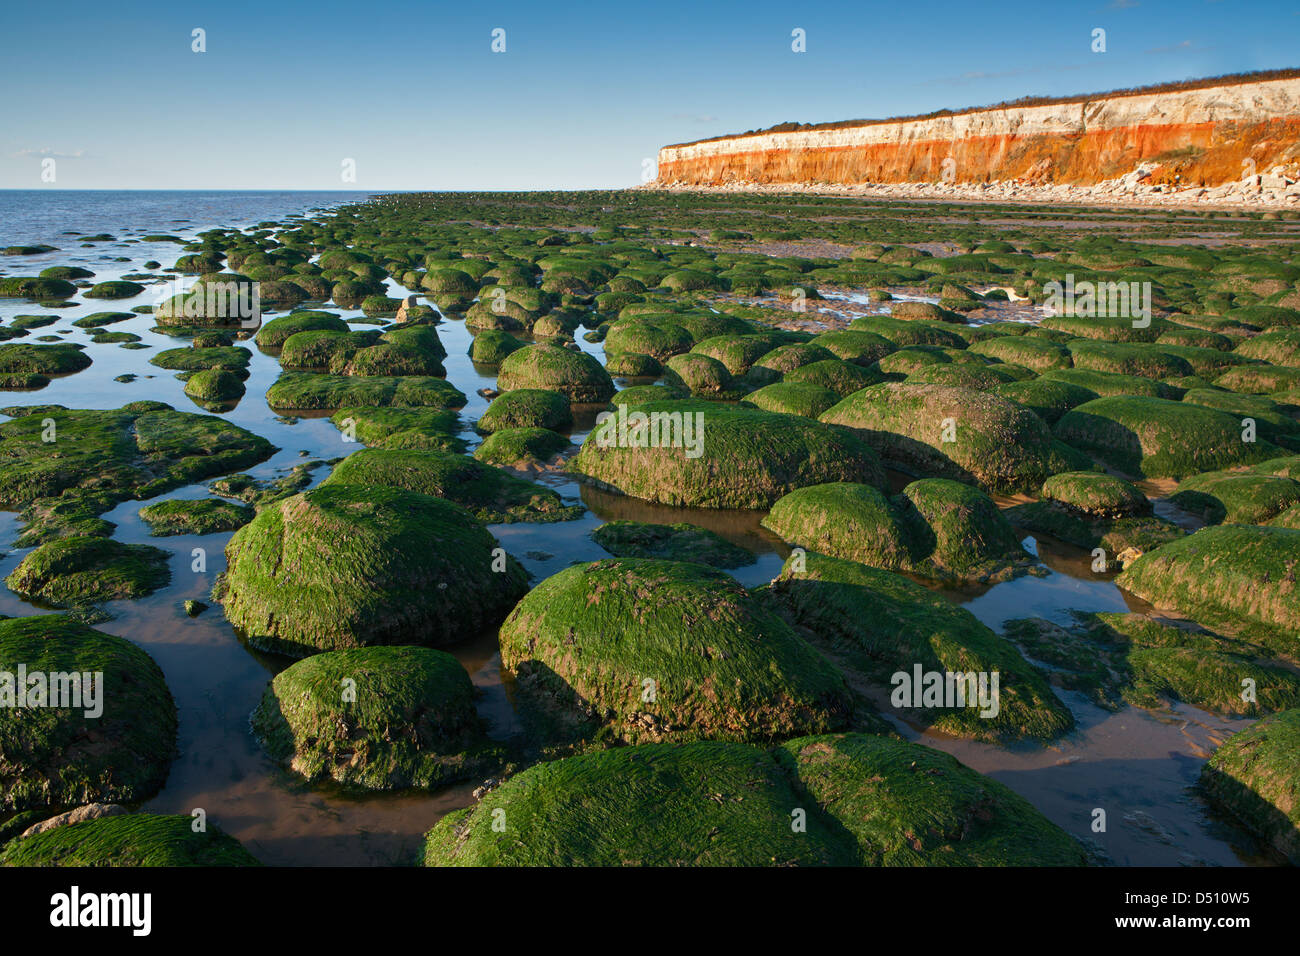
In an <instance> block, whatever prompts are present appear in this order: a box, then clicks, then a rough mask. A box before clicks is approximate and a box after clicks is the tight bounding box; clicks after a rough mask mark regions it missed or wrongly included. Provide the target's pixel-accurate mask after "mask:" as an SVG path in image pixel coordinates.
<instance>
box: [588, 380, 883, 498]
mask: <svg viewBox="0 0 1300 956" xmlns="http://www.w3.org/2000/svg"><path fill="white" fill-rule="evenodd" d="M688 421H689V422H690V423H691V426H692V428H693V437H694V439H696V440H697V443H696V444H695V445H694V447H691V444H692V443H691V442H688V441H686V440H685V425H686V423H687V422H688ZM665 435H667V438H666V439H665ZM625 437H626V440H624V438H625ZM675 437H677V438H681V440H680V441H674V438H675ZM692 455H694V457H692ZM569 467H570V470H572V471H574V472H575V473H577V474H580V475H583V476H585V477H586V478H588V479H590V480H592V481H594V482H596V483H598V484H600V485H602V486H605V487H607V488H610V489H613V490H616V491H619V492H622V493H623V494H626V495H631V496H632V497H634V498H643V499H645V500H647V501H656V502H660V503H663V504H671V505H679V506H687V507H700V508H766V507H770V506H771V505H772V503H773V502H775V501H776V500H777V499H778V498H780V497H781V496H782V495H784V494H787V493H788V492H790V491H793V490H794V489H795V488H800V487H803V486H805V485H817V484H823V483H825V482H828V481H860V482H866V483H868V484H874V485H879V486H883V484H884V473H883V471H882V470H881V467H880V463H879V459H878V458H877V457H876V455H875V453H874V452H873V451H871V449H870V448H869V447H867V445H866V443H864V442H863V441H861V440H860V439H858V438H856V437H854V436H853V435H851V434H849V433H847V432H845V431H842V430H839V429H835V428H831V427H829V426H826V425H822V424H819V423H817V422H811V421H808V420H807V419H805V418H800V417H798V416H795V415H779V414H774V413H771V412H763V411H757V410H750V409H746V408H737V407H731V406H724V405H720V404H718V403H713V402H690V401H683V402H677V401H668V402H648V403H646V404H642V405H637V406H635V407H634V408H623V409H619V410H618V411H616V412H613V413H610V415H609V417H608V418H605V419H603V420H602V421H600V422H598V424H597V426H596V428H595V430H593V431H592V432H591V434H590V435H588V436H587V439H586V440H585V441H584V442H583V445H582V450H581V451H580V452H579V453H578V455H577V456H576V458H574V459H573V460H572V461H571V462H570V464H569Z"/></svg>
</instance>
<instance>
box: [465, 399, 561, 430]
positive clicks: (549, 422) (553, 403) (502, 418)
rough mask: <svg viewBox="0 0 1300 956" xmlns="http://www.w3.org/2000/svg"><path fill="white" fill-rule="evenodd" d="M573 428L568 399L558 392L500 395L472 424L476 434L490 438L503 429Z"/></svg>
mask: <svg viewBox="0 0 1300 956" xmlns="http://www.w3.org/2000/svg"><path fill="white" fill-rule="evenodd" d="M572 424H573V412H572V411H571V410H570V408H569V399H568V398H567V397H566V396H565V395H564V394H563V393H561V392H552V391H547V390H544V389H540V388H520V389H515V390H514V391H512V392H503V393H502V394H500V395H498V396H497V397H496V398H494V399H492V403H491V404H490V405H488V407H487V411H485V412H484V413H483V414H482V415H481V416H479V420H478V421H477V422H475V423H474V429H475V431H477V432H479V434H483V435H490V434H491V433H492V432H499V431H502V430H503V429H507V428H549V429H551V430H552V431H561V430H563V429H566V428H569V427H570V426H571V425H572Z"/></svg>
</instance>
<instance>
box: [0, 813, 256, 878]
mask: <svg viewBox="0 0 1300 956" xmlns="http://www.w3.org/2000/svg"><path fill="white" fill-rule="evenodd" d="M193 824H194V819H193V817H191V816H190V815H189V814H188V813H184V814H176V815H167V816H164V815H161V814H153V813H131V814H126V815H124V816H112V817H105V818H103V819H99V820H89V821H86V822H84V823H73V824H69V825H68V826H64V827H58V828H56V829H53V830H48V831H46V832H44V833H38V834H34V835H32V836H24V837H20V838H19V839H17V840H12V841H10V842H9V843H6V844H5V846H4V849H3V850H0V866H77V867H83V866H257V865H258V862H257V860H256V858H254V857H253V855H252V854H251V853H249V852H248V851H247V850H245V849H244V847H243V846H242V845H241V844H240V842H239V841H238V840H236V839H235V838H234V837H232V836H229V835H227V834H225V833H223V832H222V831H221V829H220V828H219V827H217V826H216V825H215V824H212V823H209V824H208V825H207V829H206V830H204V831H203V832H200V833H195V832H194V828H193Z"/></svg>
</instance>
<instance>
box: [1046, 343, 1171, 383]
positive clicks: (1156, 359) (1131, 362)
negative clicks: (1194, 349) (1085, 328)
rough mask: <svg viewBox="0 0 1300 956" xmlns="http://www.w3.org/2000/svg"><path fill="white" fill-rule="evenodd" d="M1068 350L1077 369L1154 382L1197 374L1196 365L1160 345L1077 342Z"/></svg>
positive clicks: (1071, 344) (1070, 345)
mask: <svg viewBox="0 0 1300 956" xmlns="http://www.w3.org/2000/svg"><path fill="white" fill-rule="evenodd" d="M1067 347H1068V348H1069V350H1070V356H1071V358H1073V360H1074V367H1075V368H1082V369H1090V370H1092V371H1097V372H1113V373H1115V374H1117V375H1135V376H1138V377H1140V378H1153V379H1162V378H1172V377H1174V376H1176V375H1191V374H1193V370H1192V366H1191V365H1190V364H1188V362H1187V361H1186V360H1185V359H1181V358H1178V357H1177V356H1175V355H1171V354H1170V353H1168V352H1166V351H1164V350H1162V349H1160V348H1158V347H1157V346H1148V345H1124V344H1120V343H1117V342H1092V341H1088V340H1086V339H1076V340H1074V341H1072V342H1070V343H1069V345H1068V346H1067Z"/></svg>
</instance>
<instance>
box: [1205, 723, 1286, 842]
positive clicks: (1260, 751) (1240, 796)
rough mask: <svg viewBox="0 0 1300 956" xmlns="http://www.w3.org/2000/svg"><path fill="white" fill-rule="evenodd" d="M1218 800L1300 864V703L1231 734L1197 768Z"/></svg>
mask: <svg viewBox="0 0 1300 956" xmlns="http://www.w3.org/2000/svg"><path fill="white" fill-rule="evenodd" d="M1201 787H1202V789H1203V790H1204V791H1205V793H1206V794H1207V795H1208V796H1209V798H1210V800H1211V801H1212V802H1213V803H1215V804H1216V805H1217V806H1219V807H1221V808H1223V809H1224V810H1226V811H1227V812H1228V813H1230V814H1231V815H1232V816H1233V817H1235V818H1236V819H1237V820H1238V821H1239V822H1240V823H1241V824H1242V825H1243V826H1244V827H1246V829H1248V830H1250V831H1251V832H1252V833H1254V834H1255V836H1257V837H1259V838H1260V839H1261V840H1262V841H1263V842H1264V843H1266V844H1268V845H1269V846H1271V847H1272V848H1273V849H1274V850H1276V851H1277V852H1278V853H1280V854H1281V855H1282V856H1283V857H1285V858H1286V859H1287V860H1289V861H1290V862H1291V863H1292V864H1294V865H1296V866H1300V709H1293V710H1287V711H1283V712H1282V713H1279V714H1274V715H1273V716H1271V717H1267V718H1265V719H1264V720H1261V721H1260V722H1259V723H1257V724H1255V725H1254V726H1253V727H1249V728H1247V729H1246V730H1243V731H1241V733H1239V734H1234V735H1233V736H1232V737H1229V738H1228V739H1227V740H1226V741H1225V742H1224V743H1223V744H1222V746H1220V747H1219V749H1218V750H1216V751H1215V752H1214V754H1213V755H1212V756H1211V757H1210V759H1209V761H1208V762H1207V763H1206V764H1205V766H1204V767H1203V768H1202V770H1201Z"/></svg>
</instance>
